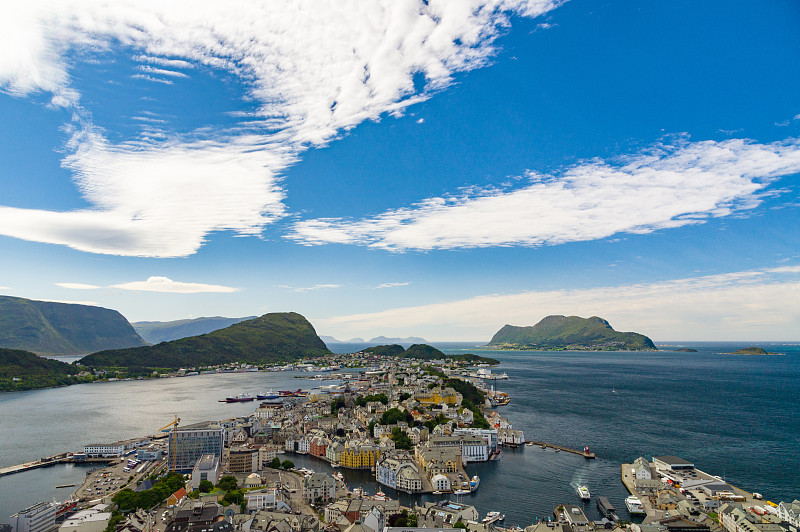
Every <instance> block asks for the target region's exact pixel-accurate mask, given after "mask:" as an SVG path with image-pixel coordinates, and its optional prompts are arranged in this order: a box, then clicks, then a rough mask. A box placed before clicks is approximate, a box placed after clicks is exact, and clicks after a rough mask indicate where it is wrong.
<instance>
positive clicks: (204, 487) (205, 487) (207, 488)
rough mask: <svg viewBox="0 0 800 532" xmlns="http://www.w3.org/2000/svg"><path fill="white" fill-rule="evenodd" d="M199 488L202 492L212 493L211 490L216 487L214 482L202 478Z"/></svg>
mask: <svg viewBox="0 0 800 532" xmlns="http://www.w3.org/2000/svg"><path fill="white" fill-rule="evenodd" d="M198 489H199V490H200V493H211V491H212V490H213V489H214V483H213V482H211V481H210V480H201V481H200V485H199V486H198Z"/></svg>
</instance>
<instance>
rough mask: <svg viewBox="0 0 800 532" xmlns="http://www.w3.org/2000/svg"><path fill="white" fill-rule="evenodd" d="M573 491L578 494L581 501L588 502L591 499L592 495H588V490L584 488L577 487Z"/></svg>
mask: <svg viewBox="0 0 800 532" xmlns="http://www.w3.org/2000/svg"><path fill="white" fill-rule="evenodd" d="M575 491H577V492H578V496H579V497H580V498H581V500H584V501H588V500H589V499H591V498H592V494H591V493H589V488H587V487H586V486H578V487H577V488H575Z"/></svg>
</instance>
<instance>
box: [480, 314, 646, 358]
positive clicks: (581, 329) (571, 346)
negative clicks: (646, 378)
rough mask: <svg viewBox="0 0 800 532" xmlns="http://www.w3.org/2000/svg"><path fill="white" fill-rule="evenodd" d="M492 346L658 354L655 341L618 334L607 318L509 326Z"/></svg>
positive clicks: (557, 318) (551, 319)
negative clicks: (530, 325) (652, 352)
mask: <svg viewBox="0 0 800 532" xmlns="http://www.w3.org/2000/svg"><path fill="white" fill-rule="evenodd" d="M489 345H491V346H495V347H499V348H505V349H533V350H546V351H551V350H569V351H572V350H591V351H654V350H655V349H656V346H655V344H653V341H652V340H650V338H648V337H647V336H644V335H642V334H639V333H634V332H619V331H615V330H614V329H613V328H612V327H611V325H609V323H608V322H607V321H606V320H604V319H603V318H598V317H597V316H592V317H591V318H581V317H579V316H547V317H546V318H544V319H543V320H542V321H540V322H539V323H537V324H536V325H534V326H532V327H515V326H513V325H505V326H504V327H503V328H502V329H500V330H499V331H498V332H497V333H495V335H494V336H493V337H492V340H491V341H490V342H489Z"/></svg>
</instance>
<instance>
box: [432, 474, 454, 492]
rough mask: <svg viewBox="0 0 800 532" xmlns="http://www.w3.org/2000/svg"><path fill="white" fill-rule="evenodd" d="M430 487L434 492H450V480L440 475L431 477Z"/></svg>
mask: <svg viewBox="0 0 800 532" xmlns="http://www.w3.org/2000/svg"><path fill="white" fill-rule="evenodd" d="M431 485H432V486H433V490H434V491H450V479H448V478H447V477H446V476H444V475H442V474H438V475H433V478H431Z"/></svg>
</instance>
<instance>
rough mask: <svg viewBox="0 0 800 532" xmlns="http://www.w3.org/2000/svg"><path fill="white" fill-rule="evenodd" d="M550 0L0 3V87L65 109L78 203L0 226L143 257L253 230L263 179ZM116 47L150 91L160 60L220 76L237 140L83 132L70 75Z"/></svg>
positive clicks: (270, 207) (393, 102) (277, 193)
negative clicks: (232, 96) (248, 106)
mask: <svg viewBox="0 0 800 532" xmlns="http://www.w3.org/2000/svg"><path fill="white" fill-rule="evenodd" d="M560 3H562V2H561V0H444V1H437V2H424V3H423V2H397V1H395V0H382V1H374V0H357V1H353V2H340V1H338V0H327V1H325V0H321V1H311V0H299V1H298V0H282V1H274V2H264V3H257V2H250V1H246V0H240V1H232V2H226V3H197V2H193V1H189V0H177V1H173V2H162V1H155V0H145V1H141V0H135V1H134V0H127V1H126V0H123V1H121V2H114V3H108V2H105V1H101V0H80V1H78V0H72V1H70V0H51V1H47V0H44V1H41V2H23V1H21V0H11V1H9V2H5V3H4V4H3V6H2V8H0V90H3V91H5V92H7V93H10V94H12V95H15V96H20V97H21V96H26V95H30V94H31V93H34V92H41V91H44V92H47V93H50V94H52V100H51V102H52V104H53V105H56V106H64V107H68V108H73V109H77V110H78V111H79V112H77V113H75V114H76V116H79V117H80V120H79V123H78V124H76V125H75V127H76V128H77V129H79V130H80V131H78V132H77V133H76V135H75V136H74V137H73V140H72V142H71V144H70V146H69V147H70V149H72V150H74V152H73V154H72V155H70V156H69V157H67V158H66V160H65V161H64V165H65V166H66V167H67V168H68V169H70V170H72V171H73V172H74V181H75V182H76V184H77V186H78V188H79V190H80V191H81V193H82V194H83V195H84V197H85V198H86V199H87V200H88V201H89V203H90V204H91V208H89V209H85V210H78V211H69V212H57V211H48V210H37V209H21V208H15V207H13V206H5V207H0V234H3V235H7V236H12V237H15V238H20V239H25V240H31V241H36V242H45V243H52V244H60V245H65V246H69V247H71V248H74V249H77V250H81V251H86V252H91V253H105V254H114V255H131V256H149V257H178V256H186V255H190V254H192V253H194V252H196V251H197V250H198V249H199V247H200V246H202V245H203V243H204V242H205V240H206V238H207V235H208V234H209V233H212V232H214V231H232V232H234V233H235V234H238V235H258V234H260V233H261V232H262V231H263V230H264V229H265V227H266V226H267V225H269V224H270V223H272V222H274V221H275V220H276V219H277V218H280V217H281V216H283V215H284V213H285V207H284V205H283V198H284V193H283V190H282V186H281V183H280V181H279V180H278V179H277V178H276V177H275V176H276V175H278V174H279V173H280V172H282V171H283V170H284V169H285V168H286V167H287V166H288V165H289V164H291V163H292V162H294V161H296V160H297V157H298V155H299V154H300V153H301V152H302V151H303V150H305V149H307V148H308V147H309V146H317V145H321V144H324V143H326V142H328V141H329V140H331V139H332V138H335V137H336V135H338V134H339V132H341V131H343V130H347V129H349V128H352V127H354V126H356V125H357V124H359V123H361V122H363V121H364V120H368V119H375V118H378V117H380V116H381V115H383V114H385V113H395V114H396V113H401V112H402V111H403V109H405V108H406V107H407V106H409V105H411V104H413V103H415V102H419V101H422V100H425V99H427V98H428V97H430V95H431V94H432V93H433V92H436V91H438V90H440V89H442V88H444V87H446V86H448V85H449V84H450V83H451V82H452V79H453V74H454V73H456V72H462V71H467V70H471V69H474V68H479V67H481V66H484V65H486V64H487V63H488V62H489V61H490V59H491V57H492V55H493V53H494V51H495V50H494V47H493V44H494V42H495V40H496V38H497V37H498V36H499V35H500V34H501V32H502V31H503V29H504V28H506V27H507V26H508V24H509V21H510V18H511V17H512V15H517V16H523V17H536V16H538V15H540V14H542V13H546V12H548V11H550V10H552V9H554V8H555V7H557V6H558V5H559V4H560ZM333 21H335V23H333ZM115 49H123V50H124V51H125V52H127V53H131V54H132V56H133V57H134V58H135V59H136V60H137V61H138V62H139V63H141V65H140V71H139V72H138V73H136V74H134V76H139V77H141V78H142V79H147V80H150V81H153V82H158V83H161V84H165V85H170V84H171V83H172V82H173V80H174V79H175V78H176V77H182V76H184V75H185V74H182V73H179V72H177V71H176V70H175V69H188V68H195V72H198V74H199V71H200V69H206V70H209V71H213V70H223V71H226V72H228V73H230V74H232V75H233V76H235V77H236V78H237V79H239V80H240V81H241V83H242V85H243V87H244V92H245V94H243V96H244V97H245V98H246V99H248V100H250V101H253V102H256V110H255V115H256V118H257V121H252V122H250V123H247V124H242V127H243V128H245V129H247V130H248V131H249V132H250V134H246V135H242V134H241V132H240V131H234V130H233V129H232V128H231V129H230V131H228V130H224V129H222V128H216V129H215V128H213V127H212V128H211V129H209V130H204V131H202V132H198V131H193V132H189V134H187V135H185V136H176V135H172V136H168V135H166V134H165V133H164V132H162V131H151V132H143V133H142V138H141V139H139V140H138V141H136V142H133V141H132V142H123V143H117V144H112V143H110V142H108V141H107V140H106V139H105V138H104V137H103V136H102V135H101V134H100V133H98V131H99V130H98V129H95V128H94V127H93V126H92V124H91V120H90V119H89V118H88V117H90V116H91V109H81V108H79V101H80V93H79V92H78V91H77V90H76V88H75V86H74V83H73V80H72V79H71V77H70V75H69V71H70V65H71V64H72V63H73V61H78V60H80V58H81V57H85V58H87V60H91V57H92V55H93V54H99V53H105V52H107V51H109V50H115ZM76 51H79V52H80V53H79V54H76ZM76 57H77V59H75V58H76ZM193 75H194V74H193ZM418 75H421V76H422V77H424V79H425V84H424V88H423V89H422V90H418V89H417V88H416V87H415V76H418ZM226 127H227V126H226ZM189 139H190V140H189Z"/></svg>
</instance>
